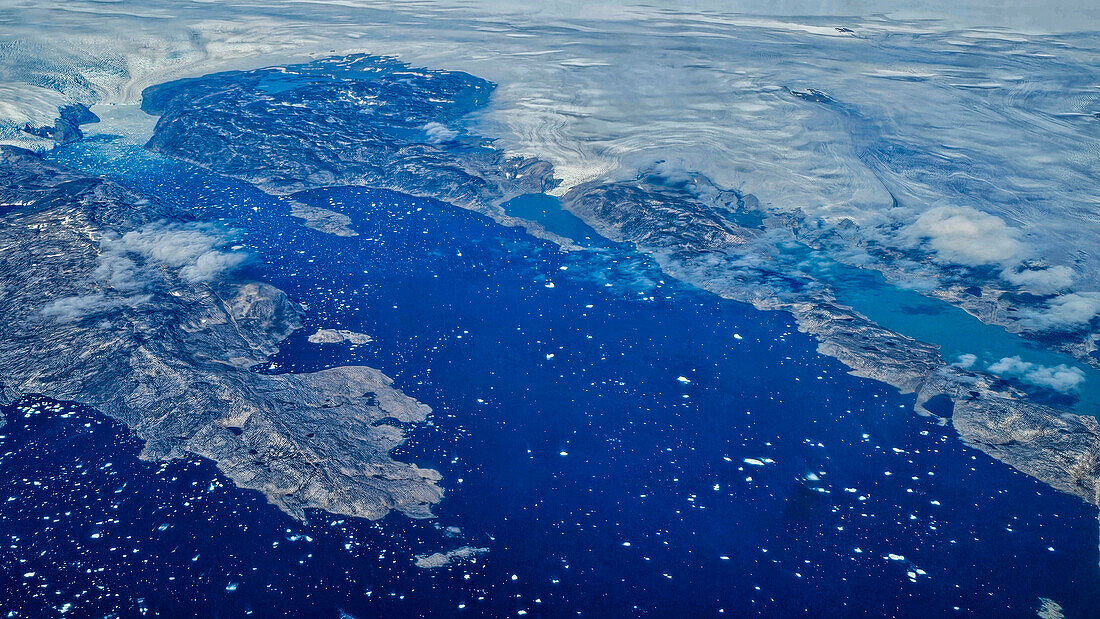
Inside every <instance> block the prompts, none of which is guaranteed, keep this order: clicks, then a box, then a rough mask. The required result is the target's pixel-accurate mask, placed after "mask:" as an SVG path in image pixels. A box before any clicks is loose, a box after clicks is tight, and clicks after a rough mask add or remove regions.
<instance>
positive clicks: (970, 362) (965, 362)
mask: <svg viewBox="0 0 1100 619" xmlns="http://www.w3.org/2000/svg"><path fill="white" fill-rule="evenodd" d="M977 361H978V356H977V355H972V354H970V353H967V354H965V355H959V359H958V361H956V362H955V363H952V364H951V365H953V366H955V367H957V368H963V369H968V368H972V367H974V364H975V363H977Z"/></svg>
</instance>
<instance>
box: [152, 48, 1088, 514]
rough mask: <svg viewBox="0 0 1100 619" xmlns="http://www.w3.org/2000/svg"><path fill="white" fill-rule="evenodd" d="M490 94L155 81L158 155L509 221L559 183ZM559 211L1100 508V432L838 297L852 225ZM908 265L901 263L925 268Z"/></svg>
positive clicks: (726, 198)
mask: <svg viewBox="0 0 1100 619" xmlns="http://www.w3.org/2000/svg"><path fill="white" fill-rule="evenodd" d="M490 91H491V85H490V84H488V83H487V82H484V81H482V80H479V79H477V78H475V77H472V76H469V75H466V74H462V73H453V72H445V71H429V70H421V69H412V68H410V67H407V66H406V65H402V64H400V63H397V62H395V61H391V60H388V59H381V58H372V57H369V56H353V57H349V58H343V59H339V58H338V59H330V60H325V61H318V62H314V63H310V64H306V65H296V66H291V67H285V68H270V69H263V70H258V71H250V72H237V73H222V74H215V75H210V76H206V77H203V78H196V79H190V80H180V81H176V82H170V83H167V84H163V85H160V86H154V87H152V88H149V89H147V90H146V91H145V100H144V103H143V109H145V110H146V111H147V112H149V113H152V114H156V115H159V116H160V119H159V121H158V122H157V126H156V130H155V133H154V135H153V137H152V138H151V139H150V140H149V142H148V144H147V146H148V148H151V149H153V150H155V151H157V152H160V153H163V154H165V155H168V156H171V157H174V158H177V159H181V160H185V161H189V162H192V163H195V164H198V165H200V166H203V167H205V168H208V169H210V170H212V171H215V172H218V173H222V174H227V175H230V176H234V177H236V178H241V179H244V180H247V181H249V182H252V183H254V184H256V185H258V186H259V187H261V188H263V189H265V190H268V191H272V192H277V193H290V192H294V191H298V190H302V189H308V188H313V187H323V186H334V185H344V184H354V185H368V186H374V187H382V188H389V189H394V190H398V191H402V192H406V193H410V194H414V195H427V196H430V197H434V198H438V199H442V200H445V201H449V202H451V203H454V204H456V205H458V206H462V207H465V208H471V209H474V210H477V211H479V212H483V213H486V214H489V215H492V216H494V217H496V218H497V219H498V221H503V218H502V216H501V215H502V214H501V208H500V204H501V203H503V202H504V201H505V200H507V199H509V198H510V197H513V196H516V195H520V194H526V193H540V192H545V191H547V190H549V189H551V188H553V187H554V186H555V185H556V181H555V180H554V178H553V171H552V170H551V168H550V166H549V165H548V164H546V163H545V162H540V161H537V160H532V159H516V158H509V157H506V156H505V155H504V154H503V153H501V152H500V151H498V150H496V149H494V148H493V146H492V144H491V142H489V141H487V140H484V139H481V138H478V137H476V136H472V135H469V134H468V133H467V132H466V130H465V126H464V120H463V117H464V116H465V115H466V114H468V113H469V112H472V111H474V110H476V109H477V108H479V107H481V106H484V105H485V104H486V102H487V98H488V96H489V93H490ZM810 95H812V96H815V97H817V96H820V94H819V93H818V94H814V93H812V92H811V93H810ZM560 203H561V206H562V208H564V209H565V210H566V211H569V212H571V213H573V214H575V215H577V216H578V217H580V219H581V220H583V221H584V223H586V224H587V225H589V226H591V227H592V228H594V229H595V230H596V231H597V232H599V233H600V234H601V235H603V236H605V237H607V238H609V239H612V240H614V241H618V242H621V243H629V244H633V245H634V246H636V247H637V249H639V250H640V251H642V252H645V253H647V254H649V255H651V256H652V257H653V259H654V260H655V261H656V262H657V263H658V264H659V266H660V267H661V268H662V270H664V271H665V272H666V273H668V274H669V275H671V276H673V277H676V278H678V279H681V280H683V281H685V282H688V283H691V284H693V285H696V286H698V287H700V288H703V289H706V290H708V291H711V292H713V293H715V294H719V295H721V296H723V297H726V298H731V299H736V300H739V301H744V302H747V303H752V304H753V305H755V306H756V307H758V308H761V309H768V310H782V311H786V312H790V313H791V314H792V315H793V316H794V318H795V320H796V321H797V324H798V326H799V328H800V329H801V330H803V331H805V332H808V333H811V334H813V335H814V336H815V337H817V339H818V340H819V351H820V352H821V353H822V354H826V355H829V356H832V357H835V358H837V359H839V360H840V361H841V362H843V363H844V364H846V365H847V366H848V367H850V368H851V371H852V373H853V374H856V375H858V376H863V377H866V378H870V379H874V380H878V381H882V382H885V383H887V384H890V385H893V386H895V387H897V388H898V389H900V390H901V391H902V392H905V393H915V394H917V401H916V405H915V407H916V410H917V412H919V413H921V414H924V415H934V416H938V417H940V418H941V419H942V420H943V422H944V423H947V422H949V421H950V422H951V423H952V424H953V425H954V427H955V428H956V430H957V431H958V432H959V435H960V437H961V438H962V440H963V441H965V442H966V443H967V444H968V445H971V446H973V447H975V448H977V449H981V450H982V451H984V452H986V453H988V454H990V455H991V456H993V457H995V458H998V459H1000V460H1002V461H1004V462H1006V463H1008V464H1010V465H1011V466H1013V467H1015V468H1017V469H1019V470H1021V471H1023V472H1025V473H1027V474H1029V475H1032V476H1034V477H1036V478H1038V479H1040V480H1042V481H1044V482H1046V483H1048V484H1050V485H1051V486H1053V487H1055V488H1058V489H1061V490H1064V491H1066V492H1069V493H1072V494H1075V495H1077V496H1080V497H1081V498H1083V499H1085V500H1087V501H1089V502H1091V503H1096V504H1100V494H1098V488H1100V484H1098V480H1100V428H1098V426H1097V423H1096V420H1095V419H1093V418H1090V417H1083V416H1079V415H1074V414H1071V413H1067V412H1065V411H1062V410H1059V409H1057V408H1054V407H1052V406H1048V405H1045V404H1041V403H1036V402H1033V401H1030V400H1029V399H1028V398H1027V394H1026V393H1024V392H1023V391H1021V390H1020V389H1019V385H1013V384H1011V381H1005V380H998V379H996V378H995V377H993V376H990V375H989V374H987V373H982V372H978V371H971V370H969V369H965V368H959V367H953V366H950V365H948V363H947V362H946V361H945V360H944V359H943V358H942V355H941V352H940V350H939V349H938V348H937V347H936V346H934V345H932V344H928V343H924V342H920V341H917V340H915V339H913V338H910V337H907V336H904V335H901V334H899V333H896V332H893V331H891V330H889V329H887V328H884V327H883V326H880V325H878V324H876V323H875V322H873V321H872V320H870V319H869V318H867V317H866V316H864V315H863V314H861V313H860V312H859V311H857V310H855V309H853V308H852V307H850V306H847V305H845V304H844V303H843V302H841V301H840V299H839V295H838V293H837V291H836V290H835V289H834V287H833V286H832V284H831V283H830V281H829V280H828V278H827V277H824V276H823V275H824V274H826V273H827V272H828V270H829V269H830V267H829V265H828V264H827V263H826V261H825V260H824V255H832V253H836V252H831V253H827V254H821V253H820V250H821V249H822V248H833V249H835V248H843V247H854V248H857V249H859V250H860V251H866V252H873V251H879V249H876V248H871V247H865V246H863V245H859V243H862V242H863V241H861V240H860V238H861V237H860V235H859V233H858V232H859V231H858V227H857V226H856V224H855V223H853V222H851V221H848V222H841V223H839V224H837V225H833V226H822V225H821V224H820V222H815V221H813V220H810V219H809V218H807V217H806V216H804V214H802V213H801V212H799V211H797V210H796V211H793V212H779V213H777V212H774V211H766V210H764V209H761V208H760V204H759V201H758V200H757V198H756V197H754V196H752V195H749V194H740V193H738V192H735V191H730V190H725V189H722V188H719V187H716V186H715V185H713V184H712V183H710V182H709V181H708V180H707V179H706V178H704V177H702V176H690V177H689V176H686V175H682V174H681V175H678V176H673V177H670V176H668V175H662V174H660V173H658V172H656V171H654V172H651V173H647V174H643V175H641V176H639V177H638V178H635V179H626V180H619V181H615V182H588V183H582V184H579V185H576V186H574V187H572V188H570V189H569V190H568V191H567V192H565V193H564V194H563V195H562V196H561V197H560ZM830 251H831V250H830ZM815 252H816V253H815ZM912 253H913V255H912V256H905V258H907V259H921V256H920V255H918V254H919V251H917V250H913V252H912ZM968 309H970V310H971V311H973V308H968ZM945 402H946V403H945Z"/></svg>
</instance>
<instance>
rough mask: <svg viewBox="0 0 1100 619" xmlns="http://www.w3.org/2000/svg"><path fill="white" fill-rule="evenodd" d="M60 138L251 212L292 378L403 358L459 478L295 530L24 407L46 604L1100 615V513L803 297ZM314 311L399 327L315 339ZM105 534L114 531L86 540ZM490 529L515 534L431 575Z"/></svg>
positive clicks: (17, 593) (7, 463)
mask: <svg viewBox="0 0 1100 619" xmlns="http://www.w3.org/2000/svg"><path fill="white" fill-rule="evenodd" d="M119 155H126V157H125V158H124V159H121V160H120V159H117V157H118V156H119ZM51 158H53V159H55V160H57V161H60V162H62V163H66V164H70V165H74V166H76V167H80V168H84V169H87V170H90V171H93V172H96V173H101V174H105V175H107V176H109V177H111V178H113V179H115V180H118V181H120V182H122V183H123V184H126V185H128V186H131V187H133V188H135V189H137V190H139V191H143V192H146V193H148V194H150V195H153V196H155V197H156V198H158V199H161V200H165V201H169V202H175V203H178V204H182V205H186V206H188V207H189V208H191V209H193V210H194V211H195V212H197V213H199V214H200V215H202V216H204V217H208V218H217V217H224V218H225V219H226V220H228V221H230V222H231V223H232V224H233V225H235V226H237V227H238V228H240V229H241V231H242V232H241V238H242V243H243V244H245V245H247V246H249V247H250V248H252V250H253V251H254V253H255V254H256V256H257V260H256V261H255V262H254V263H253V264H252V265H251V266H250V267H248V269H247V271H246V272H245V273H244V275H247V276H250V277H257V278H261V279H264V280H266V281H269V282H271V283H273V284H275V285H277V286H279V287H281V288H283V289H284V290H286V291H287V292H288V293H289V294H290V295H291V297H293V298H295V299H297V300H299V301H303V302H306V303H307V304H308V305H309V307H310V311H309V316H308V318H307V320H308V324H307V325H306V328H305V329H303V330H302V331H301V332H299V333H297V334H295V335H294V336H292V337H291V338H290V339H289V340H288V341H287V342H286V343H285V345H284V346H283V349H282V352H281V353H280V354H279V355H278V356H277V358H276V359H275V360H274V361H275V367H274V369H273V370H272V371H307V370H312V369H317V368H321V367H326V366H330V365H334V364H343V363H365V364H368V365H372V366H375V367H379V368H381V369H382V370H384V371H385V372H386V373H387V374H389V375H391V376H393V377H394V378H395V381H396V385H397V386H398V387H400V388H401V389H403V390H405V391H406V392H407V393H409V394H410V395H412V396H414V397H416V398H417V399H419V400H421V401H423V402H425V403H427V404H429V405H431V406H432V407H433V408H434V409H435V413H434V414H433V416H432V424H431V425H430V426H424V427H421V428H419V429H417V430H415V431H414V432H412V434H411V440H410V442H409V443H408V444H407V445H406V446H404V447H402V448H401V449H399V450H398V457H400V458H402V459H406V460H410V461H415V462H416V463H418V464H420V465H422V466H432V467H435V468H437V469H439V470H440V471H441V472H442V473H443V475H444V481H443V482H442V484H443V485H444V487H446V488H447V495H446V497H445V498H444V501H443V503H442V504H440V505H439V506H438V508H437V510H436V511H437V513H438V515H439V518H438V521H437V522H413V521H410V520H408V519H405V518H403V517H400V516H390V517H388V518H386V519H385V520H383V521H381V522H380V523H367V522H359V521H344V522H343V523H342V524H339V525H336V526H332V524H331V523H333V522H334V521H336V520H337V519H334V518H332V517H329V516H326V515H324V514H320V513H314V514H312V515H311V518H312V521H311V524H310V525H308V526H306V525H300V524H298V523H295V522H294V521H292V520H290V519H289V518H288V517H286V516H284V515H282V514H281V513H280V512H278V511H276V510H275V509H274V508H272V507H270V506H268V505H266V504H265V503H264V502H263V500H262V498H261V497H260V496H259V495H258V494H255V493H252V492H249V491H242V490H238V489H235V488H232V487H230V486H228V485H226V484H225V483H224V482H223V481H222V480H221V478H220V477H219V475H218V474H217V472H216V469H215V468H214V467H213V466H212V465H211V464H209V463H206V462H202V461H195V462H184V463H173V464H169V465H167V466H163V465H160V464H150V463H142V462H138V461H136V460H135V459H134V457H133V455H134V453H136V450H137V445H136V443H135V442H134V440H133V439H130V438H126V437H127V434H126V432H125V431H124V430H123V429H121V428H120V427H118V426H117V425H114V424H107V423H100V420H101V418H100V417H98V416H96V415H94V414H92V413H88V412H85V411H83V410H80V411H79V412H78V413H76V414H74V416H72V417H68V418H61V417H60V414H59V413H50V412H42V413H39V414H36V415H32V417H30V418H29V419H26V420H22V418H21V417H18V416H17V418H16V419H14V420H13V422H12V423H11V424H10V425H9V426H8V427H5V428H4V429H3V433H4V435H5V437H4V438H3V439H0V440H2V441H3V444H2V446H0V447H2V450H3V452H4V456H3V459H2V460H0V488H2V489H3V490H2V492H0V516H2V518H3V522H5V523H6V527H7V528H8V529H9V530H10V531H15V532H17V533H8V535H13V534H17V535H20V540H18V541H13V542H11V543H10V544H9V543H8V541H7V540H5V543H4V544H3V546H2V547H0V561H2V564H3V565H4V567H5V576H3V577H2V578H3V579H4V580H5V583H4V585H3V590H2V594H3V599H4V600H17V601H18V600H23V601H22V602H21V603H22V604H23V606H22V608H23V609H24V612H23V616H38V615H42V614H46V613H45V612H44V611H41V609H43V608H45V606H46V605H47V604H48V605H52V606H59V605H60V604H62V603H64V602H71V603H73V604H75V605H76V606H74V610H73V611H72V613H74V614H95V613H91V612H87V613H85V612H83V611H87V610H90V609H93V608H97V609H98V608H101V607H107V606H110V605H112V604H114V605H116V607H117V609H118V612H120V613H121V614H123V615H132V614H134V613H135V612H136V609H137V602H136V601H135V600H136V599H137V598H142V599H143V600H144V602H143V604H144V605H145V606H147V607H148V608H150V609H153V610H154V611H160V612H161V613H163V614H167V615H173V614H182V615H190V614H194V613H199V614H207V615H213V614H215V613H220V614H223V615H225V614H229V615H233V614H239V613H241V612H243V611H244V609H246V608H252V609H254V610H255V611H256V614H257V615H259V616H271V615H276V614H288V615H303V614H308V615H313V616H337V614H338V613H339V612H340V611H341V610H343V611H344V612H347V613H350V614H352V615H354V616H360V617H362V616H417V615H419V616H428V615H432V616H438V615H443V616H449V615H471V616H472V615H483V616H502V615H515V614H517V613H518V612H520V611H525V612H526V613H528V614H529V615H531V616H565V615H569V616H576V615H577V614H578V613H579V614H581V615H582V616H584V615H587V616H603V615H607V614H612V613H615V614H645V613H649V614H654V615H656V616H667V615H670V614H674V613H676V614H682V615H685V616H712V615H716V614H719V613H722V612H723V611H724V613H725V614H733V615H752V614H768V615H775V614H781V615H797V614H811V615H821V614H824V613H829V614H842V615H857V614H873V615H883V614H885V615H895V616H909V617H926V616H938V615H944V614H979V615H992V614H996V615H998V616H1010V615H1029V614H1033V612H1034V610H1035V609H1036V608H1037V607H1038V598H1039V597H1040V596H1043V597H1048V598H1052V599H1054V600H1056V601H1057V602H1059V603H1060V604H1062V605H1063V606H1064V607H1065V608H1066V610H1067V615H1068V616H1082V615H1088V614H1090V613H1092V612H1093V609H1095V608H1097V607H1100V583H1098V581H1097V519H1096V512H1095V509H1094V508H1092V507H1089V506H1087V505H1085V504H1084V503H1083V502H1082V501H1080V500H1078V499H1076V498H1073V497H1069V496H1067V495H1063V494H1060V493H1058V492H1055V491H1053V490H1051V489H1049V488H1047V487H1045V486H1043V485H1042V484H1040V483H1038V482H1036V481H1034V480H1032V479H1030V478H1028V477H1026V476H1024V475H1022V474H1019V473H1016V472H1014V471H1012V470H1011V469H1009V468H1008V467H1006V466H1004V465H1002V464H1000V463H998V462H995V461H993V460H991V459H989V458H987V457H986V456H984V455H983V454H981V453H979V452H976V451H973V450H970V449H967V448H965V447H963V446H962V445H961V444H960V443H959V442H958V440H957V439H956V438H955V436H954V433H953V431H952V430H951V429H950V428H945V427H941V426H938V425H935V424H934V423H932V422H930V421H928V420H926V419H924V418H920V417H916V416H914V415H913V414H912V413H911V412H910V409H911V406H912V398H911V397H906V396H901V395H899V394H897V393H896V392H895V391H894V390H892V389H891V388H889V387H887V386H885V385H882V384H879V383H875V382H872V381H866V380H862V379H858V378H855V377H852V376H849V375H848V374H846V373H845V369H844V368H843V366H841V365H840V364H839V363H837V362H835V361H834V360H832V359H828V358H824V357H821V356H819V355H817V354H816V353H815V352H814V348H815V342H814V341H813V340H812V338H810V337H808V336H806V335H804V334H801V333H798V332H797V331H796V330H795V329H794V327H793V324H792V323H791V321H790V320H789V318H788V317H787V316H786V315H785V314H782V313H767V312H760V311H757V310H754V309H752V308H751V307H749V306H746V305H744V304H739V303H735V302H730V301H726V300H722V299H720V298H717V297H715V296H713V295H710V294H706V293H703V292H700V291H697V290H694V289H690V288H688V287H685V286H682V285H679V284H677V283H675V282H668V281H663V278H662V276H661V274H660V273H659V272H657V271H656V270H655V269H653V267H652V266H651V265H650V264H649V263H648V262H647V261H646V260H644V259H642V258H640V257H639V256H636V255H633V254H631V253H629V252H628V251H627V250H625V249H621V248H604V249H602V250H601V251H584V252H572V253H562V252H560V251H558V250H557V249H556V248H555V247H554V246H553V245H551V244H548V243H545V242H542V241H538V240H536V239H533V238H531V237H529V236H527V235H526V234H524V233H523V232H522V231H520V230H518V229H509V228H504V227H502V226H499V225H497V224H495V223H493V222H492V221H490V220H488V219H485V218H483V217H480V216H478V215H475V214H471V213H469V212H466V211H462V210H459V209H455V208H452V207H449V206H447V205H444V204H441V203H439V202H435V201H432V200H427V199H414V198H409V197H407V196H402V195H400V194H396V193H393V192H386V191H375V190H369V189H362V188H337V189H327V190H317V191H310V192H306V193H303V194H300V195H298V196H296V199H298V200H301V201H304V202H307V203H311V204H316V205H318V206H323V207H325V208H329V209H333V210H337V211H340V212H344V213H346V214H348V215H349V216H350V217H351V218H352V219H353V224H352V225H353V227H354V228H355V229H356V230H358V232H359V233H360V236H358V237H351V238H338V237H332V236H327V235H324V234H321V233H318V232H314V231H311V230H308V229H306V228H303V227H301V226H299V225H298V224H297V223H295V222H296V220H291V219H290V218H288V217H286V213H287V211H288V201H287V200H286V199H283V198H275V197H271V196H267V195H265V194H263V193H261V192H259V191H257V190H255V189H253V188H252V187H250V186H247V185H244V184H241V183H237V182H234V181H230V180H226V179H223V178H220V177H216V176H213V175H210V174H207V173H204V172H202V171H199V170H196V169H194V168H192V167H189V166H186V165H184V164H179V163H174V162H170V161H165V160H163V159H160V158H158V157H156V156H152V155H148V154H144V153H142V152H141V151H140V150H138V149H133V148H130V147H123V146H120V145H118V144H115V143H112V142H109V141H105V140H90V141H88V142H85V143H82V144H77V145H73V146H69V147H66V148H63V149H59V150H57V151H55V152H54V153H53V154H52V155H51ZM551 284H552V286H551ZM317 327H342V328H349V329H353V330H357V331H363V332H366V333H369V334H370V335H371V336H373V337H374V338H375V341H374V342H373V343H371V344H369V345H366V346H360V347H357V348H354V349H352V348H346V347H321V346H316V345H312V344H309V343H308V342H307V341H306V340H305V336H306V335H307V334H308V333H311V332H312V331H313V330H314V329H316V328H317ZM551 355H552V356H551ZM681 377H682V378H683V380H681ZM65 410H69V409H65ZM84 423H91V424H92V426H91V428H85V427H84V425H83V424H84ZM116 437H121V438H118V439H116ZM746 459H750V460H752V463H750V462H746ZM105 460H107V461H110V462H111V463H112V466H111V467H104V466H103V462H104V461H105ZM77 463H82V464H83V466H82V467H81V468H79V469H78V468H77ZM173 478H175V480H173ZM24 480H26V481H24ZM35 480H37V481H40V482H41V483H43V484H44V486H35V485H33V482H34V481H35ZM211 483H213V484H215V487H214V489H213V490H210V491H208V488H209V487H210V484H211ZM116 490H118V491H119V492H117V493H116ZM3 495H6V496H3ZM7 496H11V497H14V499H12V500H8V499H7ZM116 505H117V507H116ZM65 511H70V512H71V515H69V516H61V515H59V514H64V512H65ZM43 517H50V518H54V517H56V518H57V522H54V521H53V520H43ZM97 522H100V523H103V524H96V523H97ZM165 522H167V523H169V525H170V526H169V527H168V528H167V529H166V530H165V531H161V530H160V529H159V527H160V525H161V524H163V523H165ZM443 526H458V527H461V529H462V531H463V537H462V538H461V539H452V538H448V537H446V536H445V535H444V534H443V532H442V531H441V530H440V527H443ZM97 527H99V528H102V529H103V530H104V531H105V533H104V535H105V536H109V541H110V543H111V545H112V546H115V547H117V548H119V549H121V550H117V551H102V550H97V551H96V552H94V553H89V550H88V549H89V548H91V547H93V545H92V542H90V541H85V540H87V539H88V538H87V536H88V535H90V534H91V532H92V531H93V530H96V528H97ZM288 530H289V533H290V536H291V537H293V536H295V535H300V534H308V535H309V536H310V537H311V539H312V541H309V542H306V541H304V540H303V539H298V540H297V541H293V542H292V541H290V540H288V539H287V538H288ZM348 540H352V542H351V545H350V547H349V548H347V549H346V548H345V546H344V544H345V543H347V542H348ZM97 541H98V540H97ZM275 542H279V544H278V545H277V546H274V547H273V544H274V543H275ZM467 543H469V544H472V545H475V546H488V547H489V548H491V552H490V553H489V554H488V555H487V556H485V557H483V558H482V559H481V560H479V561H478V562H477V563H476V564H463V565H459V566H455V567H448V568H443V569H441V570H436V571H420V570H418V569H417V568H415V567H412V565H411V554H412V553H413V552H430V551H434V550H445V549H447V548H450V547H454V546H458V545H462V544H467ZM131 547H132V548H131ZM126 549H131V550H132V549H136V550H137V551H138V553H137V554H136V555H133V556H130V555H123V554H121V553H123V552H125V551H126ZM43 551H45V553H46V554H39V553H40V552H43ZM195 555H198V556H199V558H198V560H197V561H195V562H192V561H191V558H192V557H194V556H195ZM891 555H894V556H895V558H891ZM896 557H904V558H896ZM99 568H104V571H103V572H98V571H97V570H98V569H99ZM88 569H91V570H92V572H91V573H85V571H84V570H88ZM918 570H920V571H919V572H918ZM32 571H33V572H34V573H35V576H33V577H24V576H23V574H25V573H27V572H32ZM169 576H175V577H176V580H174V581H170V580H168V579H167V578H168V577H169ZM230 582H235V583H238V587H237V588H236V590H234V591H227V590H226V586H227V584H228V583H230ZM41 584H45V585H46V586H44V587H42V586H40V585H41ZM97 585H98V586H101V587H102V589H99V588H97ZM56 590H62V591H63V593H62V594H56V593H55V591H56ZM78 590H79V591H86V592H87V593H86V594H84V595H83V596H82V597H81V598H80V599H79V601H74V592H75V591H78ZM368 592H369V594H368ZM32 593H33V597H30V596H31V594H32ZM97 604H98V606H97ZM460 605H464V606H465V607H464V609H462V610H460V609H459V606H460ZM219 609H220V610H219ZM78 610H79V611H81V612H80V613H77V611H78Z"/></svg>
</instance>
